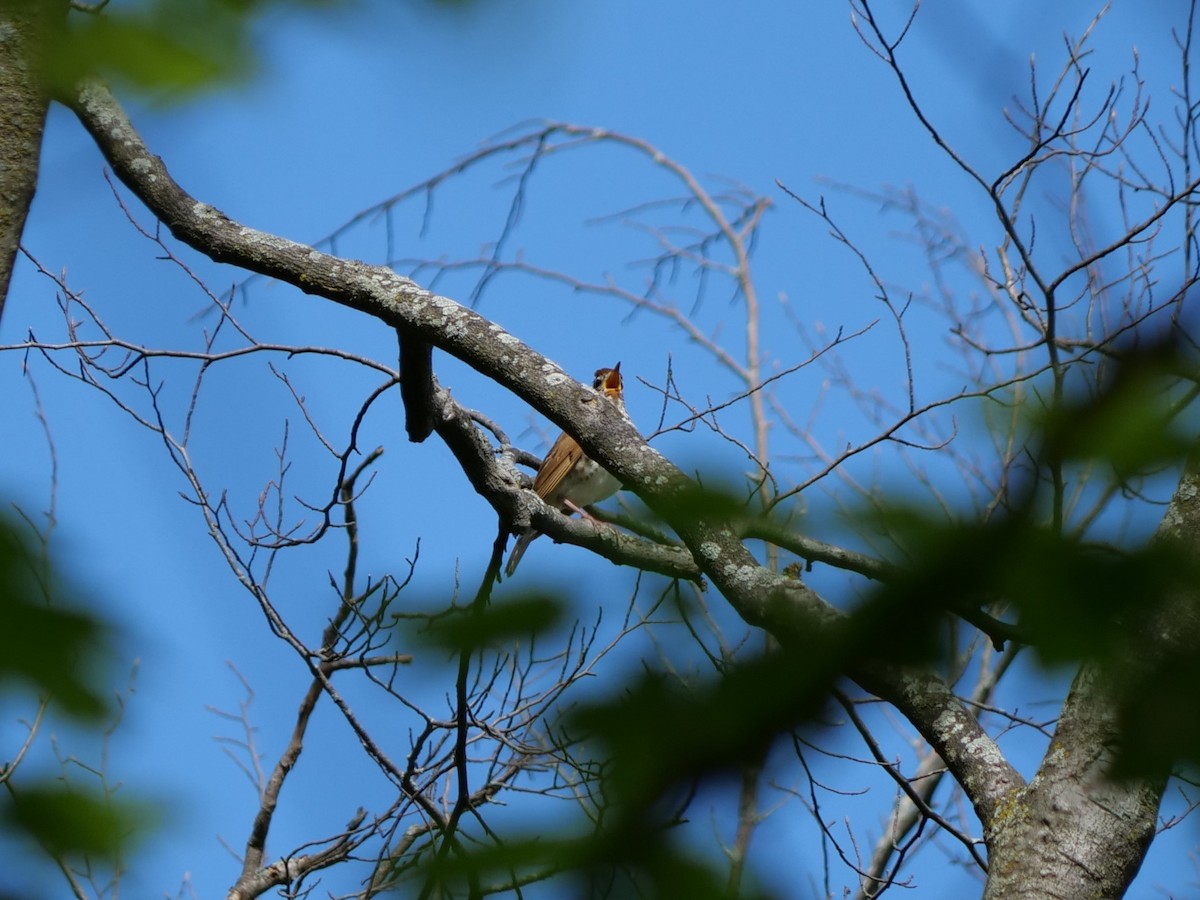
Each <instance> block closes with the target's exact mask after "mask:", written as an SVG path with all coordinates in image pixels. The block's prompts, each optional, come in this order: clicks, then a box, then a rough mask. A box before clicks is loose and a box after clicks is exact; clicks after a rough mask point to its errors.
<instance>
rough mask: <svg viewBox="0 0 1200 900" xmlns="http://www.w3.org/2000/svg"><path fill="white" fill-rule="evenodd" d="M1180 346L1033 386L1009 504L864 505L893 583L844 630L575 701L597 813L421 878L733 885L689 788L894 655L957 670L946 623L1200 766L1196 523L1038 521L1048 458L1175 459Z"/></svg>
mask: <svg viewBox="0 0 1200 900" xmlns="http://www.w3.org/2000/svg"><path fill="white" fill-rule="evenodd" d="M1186 347H1187V345H1186V343H1183V344H1177V343H1175V342H1172V341H1165V342H1161V343H1156V344H1145V345H1142V346H1133V347H1130V348H1128V349H1125V350H1121V351H1118V352H1117V353H1115V354H1114V357H1113V358H1109V359H1106V360H1105V361H1104V362H1103V363H1102V365H1103V366H1104V368H1103V370H1102V371H1101V372H1098V373H1097V372H1093V373H1092V376H1093V377H1091V380H1090V382H1089V383H1088V384H1087V385H1084V384H1083V383H1082V379H1080V383H1079V384H1071V385H1069V389H1068V390H1065V391H1064V392H1063V395H1064V400H1063V402H1062V403H1061V404H1060V405H1059V406H1058V407H1057V408H1052V409H1048V408H1047V406H1048V405H1049V404H1048V403H1046V402H1045V400H1044V398H1043V397H1039V396H1038V395H1036V394H1035V395H1032V396H1033V398H1034V399H1033V400H1032V401H1029V402H1030V403H1037V404H1038V410H1039V411H1038V413H1037V414H1036V415H1034V416H1031V417H1029V418H1030V422H1031V424H1030V426H1029V431H1028V437H1029V443H1028V449H1029V452H1028V456H1027V460H1026V462H1027V463H1028V465H1027V471H1026V473H1025V477H1023V478H1015V479H1014V480H1013V487H1012V491H1011V496H1010V497H1009V498H1008V502H1007V504H1005V505H1004V507H1003V508H1002V509H999V510H994V511H992V512H991V513H990V514H988V515H986V516H985V515H980V516H978V517H976V516H974V515H971V514H963V515H960V516H958V517H953V516H950V515H948V514H947V512H946V511H945V510H944V509H936V510H935V509H916V508H913V507H911V506H888V505H887V504H886V503H884V504H882V505H881V504H874V505H873V506H872V509H871V511H869V512H864V513H862V514H861V515H860V516H859V522H858V524H859V525H860V526H861V527H863V528H864V530H870V531H872V532H874V533H878V532H879V531H880V530H882V531H883V532H884V533H886V534H887V535H888V536H889V537H890V539H891V541H892V543H893V545H894V546H895V547H896V553H895V558H893V559H891V560H888V562H889V564H890V565H889V566H888V567H887V569H886V572H885V580H881V581H879V582H877V583H875V584H874V585H873V587H872V589H871V590H870V591H868V592H867V594H866V595H865V598H864V599H863V600H862V602H861V603H860V604H859V605H858V606H857V608H855V609H854V610H853V611H852V612H850V613H849V614H847V615H846V616H845V618H844V623H843V625H842V626H841V627H840V628H838V629H835V630H833V631H831V632H827V633H825V634H823V635H821V636H820V638H819V639H813V640H810V641H807V642H805V641H804V639H802V638H801V639H799V640H800V641H801V644H800V645H788V646H786V647H783V648H781V649H777V650H775V651H773V652H763V653H761V654H760V655H757V656H753V655H747V656H744V657H743V658H740V659H739V660H737V661H736V662H726V663H723V664H722V668H721V671H719V672H715V673H713V674H711V675H709V676H707V677H701V678H691V679H690V680H685V679H683V678H682V677H680V675H679V674H678V672H675V673H672V674H670V675H666V674H661V673H657V672H652V671H650V672H645V673H643V674H642V675H641V676H640V677H638V678H637V679H635V680H634V681H633V682H626V683H624V684H622V685H620V687H619V690H613V691H610V692H609V694H608V695H607V697H606V698H603V699H600V700H597V701H594V702H589V703H588V704H586V705H584V706H581V707H577V708H575V709H573V710H571V711H569V712H567V713H566V714H565V715H564V717H563V718H562V720H561V721H560V722H558V723H557V728H558V732H557V733H558V734H560V735H561V736H562V738H563V740H564V741H565V742H566V744H567V745H568V746H569V747H570V751H569V752H570V754H571V756H572V759H574V760H575V761H576V762H577V763H579V764H581V765H583V766H585V767H586V769H587V770H588V771H590V772H592V773H594V774H595V775H596V777H597V778H598V779H599V785H598V786H597V787H594V788H593V790H592V792H591V793H592V795H593V796H595V797H600V798H603V801H602V807H601V811H600V813H599V815H598V817H597V818H596V820H595V821H592V822H584V821H582V820H581V822H580V824H579V825H578V831H579V834H578V835H575V836H571V837H562V835H563V834H564V833H568V834H569V833H571V832H570V830H569V829H566V830H560V831H558V832H556V834H557V835H559V837H558V838H557V839H550V840H548V839H547V837H546V836H545V835H542V836H541V837H539V838H529V839H517V840H515V841H513V840H509V841H506V842H505V843H504V845H503V846H501V847H491V848H488V849H484V850H480V851H478V852H474V851H473V852H471V853H469V854H466V853H464V854H458V855H456V854H446V855H440V856H439V857H438V858H437V859H436V860H430V861H428V863H427V865H426V866H425V867H424V868H423V869H421V871H420V876H421V877H422V878H424V879H425V880H426V886H427V887H428V886H429V885H437V886H439V887H440V888H442V894H443V895H450V896H458V895H465V894H467V893H469V892H470V891H469V890H468V888H469V887H470V886H476V887H478V886H479V885H480V884H497V883H505V882H508V883H514V882H521V881H522V880H524V879H526V878H528V877H529V876H530V873H541V877H547V876H549V875H555V876H556V878H557V880H556V882H555V884H556V885H562V884H567V883H569V884H571V885H573V886H574V888H573V893H571V894H570V895H571V896H583V897H590V896H600V895H604V896H626V895H629V896H634V895H636V896H642V897H668V896H670V897H674V896H689V897H713V898H716V897H723V896H726V894H725V891H726V884H725V881H724V879H725V878H726V877H727V873H722V872H718V871H717V870H716V869H709V868H707V867H706V866H705V865H704V864H702V863H699V862H697V861H696V860H695V859H694V858H692V857H691V856H689V855H688V853H687V852H686V850H685V849H684V848H683V847H682V846H681V844H679V843H677V842H675V841H673V839H672V837H673V826H675V825H676V824H678V823H679V822H680V821H681V817H682V816H684V815H686V810H687V805H688V800H689V798H690V797H692V796H693V795H694V794H695V792H696V791H698V790H702V789H703V788H704V786H705V785H706V784H710V783H715V782H719V781H720V780H721V779H725V778H727V777H728V776H730V775H736V774H737V773H738V772H739V771H740V770H741V769H742V768H743V767H744V766H747V765H753V764H754V762H755V761H756V760H761V759H762V758H763V757H764V754H765V753H767V752H768V751H769V750H770V748H771V746H772V745H773V744H774V743H776V742H777V741H779V740H780V739H781V738H783V737H786V736H790V735H793V734H796V733H798V732H799V733H801V734H803V733H805V732H809V731H811V730H813V729H816V728H819V727H820V725H819V722H820V721H821V719H822V711H823V710H824V709H825V707H826V701H827V698H828V697H829V695H830V692H831V690H833V689H834V688H835V687H836V685H837V683H838V680H839V679H840V678H841V677H843V676H844V675H845V674H847V673H850V674H851V675H853V674H854V673H856V672H863V671H864V670H865V669H866V668H868V667H871V668H873V669H874V670H876V671H877V670H878V667H880V666H886V665H893V664H901V665H914V664H915V665H928V666H934V667H949V666H950V655H951V654H953V653H954V652H956V650H957V649H958V648H957V647H956V646H955V643H954V640H955V638H954V632H953V630H952V629H951V628H950V627H949V624H950V622H951V621H952V619H954V618H962V619H966V620H967V621H969V622H971V623H972V624H974V625H976V626H977V627H979V628H981V629H982V630H983V631H985V632H986V633H987V634H989V636H990V637H991V639H992V641H993V642H994V643H995V644H996V645H997V646H1005V645H1007V644H1008V643H1009V642H1013V641H1015V642H1017V643H1018V644H1019V645H1020V646H1022V647H1027V648H1028V650H1029V652H1032V653H1033V654H1035V655H1036V657H1037V658H1038V659H1039V660H1040V661H1041V662H1042V663H1043V664H1044V665H1047V666H1060V665H1078V664H1086V665H1091V666H1092V667H1094V670H1095V671H1096V672H1097V673H1098V674H1099V676H1100V677H1101V678H1102V679H1104V680H1105V682H1106V683H1107V684H1108V686H1109V689H1110V690H1111V691H1112V695H1113V696H1114V698H1115V702H1116V704H1117V709H1116V710H1115V712H1116V713H1117V715H1118V716H1119V721H1120V722H1121V723H1122V734H1121V739H1120V741H1119V743H1118V746H1117V747H1116V748H1115V749H1116V751H1117V753H1118V765H1119V766H1120V770H1119V771H1120V772H1122V773H1125V774H1131V775H1136V776H1140V777H1150V778H1159V777H1162V776H1163V775H1164V774H1165V773H1166V772H1167V771H1168V770H1169V769H1170V768H1171V767H1173V766H1177V765H1179V764H1180V763H1182V764H1184V765H1192V766H1200V654H1198V653H1196V652H1195V649H1194V647H1195V642H1196V641H1197V640H1200V535H1190V536H1188V539H1186V540H1164V539H1151V540H1147V541H1145V542H1143V543H1141V544H1140V545H1135V546H1117V545H1114V544H1102V543H1098V542H1096V541H1090V540H1086V539H1084V538H1083V537H1081V536H1080V535H1079V534H1077V533H1075V531H1073V530H1072V523H1071V522H1070V521H1069V517H1067V518H1068V521H1067V522H1066V523H1065V525H1064V526H1063V527H1061V528H1059V527H1056V526H1055V524H1054V523H1055V517H1054V516H1052V515H1050V514H1049V513H1048V510H1049V509H1050V506H1051V504H1053V503H1055V502H1059V501H1057V500H1055V498H1054V495H1053V491H1054V481H1055V479H1054V477H1053V476H1052V474H1051V472H1052V468H1053V467H1055V466H1057V467H1059V470H1060V471H1068V470H1069V472H1070V475H1071V477H1085V476H1086V477H1089V478H1092V479H1094V480H1096V481H1097V484H1096V485H1095V488H1096V489H1097V490H1098V491H1099V492H1100V493H1101V495H1103V494H1104V492H1105V491H1106V490H1109V489H1112V495H1113V496H1117V497H1121V496H1122V494H1121V491H1122V490H1123V489H1126V488H1128V489H1131V490H1132V489H1136V488H1135V487H1131V486H1135V485H1136V483H1137V479H1139V478H1141V477H1142V476H1153V475H1155V474H1159V473H1161V472H1163V471H1166V472H1168V473H1170V474H1171V475H1172V477H1176V476H1178V474H1179V473H1181V472H1182V471H1183V469H1184V467H1185V465H1187V463H1188V457H1189V453H1190V452H1191V451H1192V450H1193V448H1194V445H1195V434H1196V432H1197V430H1198V429H1197V427H1196V414H1195V411H1194V410H1193V407H1194V406H1195V404H1194V402H1193V401H1194V400H1195V397H1196V394H1197V390H1196V379H1195V377H1194V373H1195V371H1196V366H1195V364H1194V361H1193V360H1192V358H1191V357H1190V356H1189V355H1188V352H1186ZM1072 466H1073V467H1075V468H1074V469H1071V468H1070V467H1072ZM678 502H679V504H680V507H679V509H677V510H675V512H677V513H678V512H681V511H682V513H685V514H686V515H688V516H691V517H702V518H713V519H722V518H725V519H726V520H729V519H730V518H731V519H733V520H734V521H736V520H737V519H738V518H739V517H742V518H744V517H745V516H746V515H747V512H746V506H745V504H744V502H738V501H737V500H736V498H734V497H732V496H731V494H730V493H729V492H728V491H720V490H716V491H697V492H695V493H689V494H686V495H682V496H681V497H680V498H679V501H678ZM1077 530H1079V529H1077ZM796 571H797V572H798V571H799V569H797V570H796ZM506 602H507V601H506ZM552 608H553V603H552V601H551V600H549V599H548V598H545V597H539V598H537V600H536V603H534V604H519V605H517V606H515V607H514V609H513V611H512V614H511V621H506V620H502V618H503V617H501V618H497V620H496V624H497V627H498V628H500V629H501V631H503V632H505V633H511V632H514V631H517V630H519V629H520V628H522V627H526V626H529V627H531V628H533V629H535V630H536V629H538V628H539V627H541V626H540V625H539V620H540V621H543V622H545V623H549V622H553V621H555V620H556V616H555V615H554V614H552V613H551V612H550V610H551V609H552ZM534 610H536V613H535V612H534ZM489 615H490V616H497V617H499V616H500V612H499V611H498V610H494V611H490V612H489ZM475 626H477V627H478V629H482V631H481V630H477V628H476V627H475ZM455 628H458V626H455ZM488 628H489V624H488V622H487V621H486V620H485V619H482V618H481V619H478V620H476V621H475V622H474V623H473V626H472V628H470V629H464V630H455V629H449V628H447V629H443V630H441V632H440V635H441V638H442V645H443V646H450V645H452V644H453V642H455V641H459V642H461V643H460V644H459V646H461V647H464V648H467V649H475V648H478V647H480V646H482V645H483V644H484V643H486V641H485V637H484V635H485V634H486V632H487V629H488ZM447 641H448V642H449V643H447ZM407 874H409V875H411V874H413V873H411V872H410V873H407ZM460 889H461V890H460ZM436 893H437V892H435V894H436ZM743 895H745V894H744V893H743Z"/></svg>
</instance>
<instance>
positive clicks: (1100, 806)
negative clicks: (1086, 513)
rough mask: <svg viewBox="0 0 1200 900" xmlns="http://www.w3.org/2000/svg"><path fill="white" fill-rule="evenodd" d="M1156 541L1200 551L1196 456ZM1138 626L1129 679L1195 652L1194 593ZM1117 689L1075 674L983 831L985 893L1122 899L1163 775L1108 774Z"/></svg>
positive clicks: (1037, 899) (1094, 672)
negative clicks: (1010, 792) (1054, 724)
mask: <svg viewBox="0 0 1200 900" xmlns="http://www.w3.org/2000/svg"><path fill="white" fill-rule="evenodd" d="M1156 539H1157V540H1159V541H1166V542H1170V543H1172V544H1173V545H1174V546H1175V547H1176V548H1177V549H1180V550H1182V551H1183V552H1184V553H1185V554H1187V555H1189V556H1191V557H1192V558H1193V559H1195V558H1200V454H1197V455H1196V456H1194V457H1193V458H1192V459H1191V460H1190V461H1189V464H1188V466H1187V469H1186V471H1185V472H1184V474H1183V476H1182V478H1180V481H1179V484H1178V486H1177V487H1176V489H1175V495H1174V497H1172V499H1171V503H1170V505H1169V506H1168V507H1167V511H1166V514H1165V515H1164V516H1163V519H1162V522H1161V523H1160V524H1159V528H1158V533H1157V536H1156ZM1138 624H1140V626H1141V627H1140V628H1133V629H1131V639H1130V646H1129V648H1128V650H1127V653H1128V656H1127V659H1126V660H1125V661H1124V662H1123V664H1122V665H1121V666H1120V667H1119V668H1120V671H1121V675H1119V676H1116V677H1117V678H1129V677H1134V678H1136V677H1137V675H1138V674H1139V673H1140V672H1141V671H1144V670H1145V668H1146V667H1148V666H1152V665H1154V663H1155V661H1157V660H1161V659H1162V658H1164V657H1165V656H1166V655H1168V654H1170V653H1189V652H1194V650H1192V649H1191V648H1194V647H1195V646H1196V643H1197V641H1198V640H1200V593H1198V592H1197V591H1195V590H1190V589H1184V590H1179V591H1178V592H1177V593H1176V594H1175V595H1173V596H1171V597H1169V598H1168V600H1167V602H1166V604H1164V605H1163V607H1162V608H1161V609H1159V610H1158V611H1157V613H1156V614H1154V615H1151V616H1148V617H1147V619H1146V620H1145V621H1143V622H1141V623H1138ZM1122 688H1123V685H1122V684H1120V683H1118V682H1117V681H1114V680H1113V673H1111V672H1107V671H1104V670H1102V669H1101V668H1099V667H1097V666H1095V665H1085V666H1084V667H1083V668H1082V669H1081V670H1080V672H1079V674H1078V675H1077V676H1076V677H1075V682H1074V684H1073V685H1072V686H1071V691H1070V693H1069V694H1068V695H1067V699H1066V702H1065V703H1064V704H1063V710H1062V715H1061V718H1060V719H1059V723H1058V728H1057V729H1056V731H1055V734H1054V739H1053V741H1051V743H1050V748H1049V750H1048V751H1047V753H1046V757H1045V759H1044V760H1043V761H1042V765H1041V767H1040V769H1039V770H1038V774H1037V777H1036V778H1034V779H1033V781H1031V782H1030V783H1029V785H1028V786H1027V787H1026V788H1025V789H1024V790H1023V791H1021V792H1019V793H1018V794H1016V795H1015V796H1014V799H1013V802H1012V805H1011V808H1010V809H1008V810H1007V811H1005V812H1004V813H1002V814H1001V815H998V816H996V817H995V818H994V819H993V822H992V827H991V828H990V829H987V842H988V851H989V856H990V858H991V871H990V873H989V878H988V886H987V892H986V893H985V894H984V898H985V900H1010V898H1013V900H1016V898H1022V900H1024V898H1032V900H1041V898H1047V900H1050V898H1053V900H1063V898H1075V897H1079V898H1084V897H1121V896H1123V895H1124V893H1125V891H1126V890H1127V889H1128V888H1129V885H1130V883H1131V882H1132V881H1133V878H1134V876H1135V875H1136V874H1137V872H1138V869H1139V867H1140V866H1141V864H1142V859H1143V858H1144V857H1145V855H1146V850H1147V849H1148V848H1149V846H1150V843H1151V841H1152V840H1153V839H1154V834H1155V826H1156V821H1157V815H1158V807H1159V803H1160V802H1161V800H1162V795H1163V791H1164V789H1165V787H1166V778H1165V773H1164V777H1160V778H1145V777H1143V778H1126V779H1121V780H1116V779H1112V778H1110V777H1109V773H1110V770H1111V766H1112V762H1113V748H1114V746H1115V745H1116V743H1117V741H1118V739H1119V735H1120V733H1121V727H1120V722H1119V720H1118V716H1117V709H1118V707H1119V705H1120V701H1121V698H1122V696H1123V692H1122ZM985 824H986V823H985Z"/></svg>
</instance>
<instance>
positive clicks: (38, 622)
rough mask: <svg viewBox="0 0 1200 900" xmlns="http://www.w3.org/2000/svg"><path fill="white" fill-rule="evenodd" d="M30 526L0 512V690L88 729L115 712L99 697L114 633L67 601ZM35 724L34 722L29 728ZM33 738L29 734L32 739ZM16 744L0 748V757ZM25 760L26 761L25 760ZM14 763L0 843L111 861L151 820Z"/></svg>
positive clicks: (3, 770)
mask: <svg viewBox="0 0 1200 900" xmlns="http://www.w3.org/2000/svg"><path fill="white" fill-rule="evenodd" d="M27 531H28V528H22V525H21V524H20V523H19V522H16V521H14V520H10V519H8V518H6V517H3V516H0V622H3V623H4V637H5V652H4V653H3V654H0V692H3V693H4V694H5V695H8V696H10V697H11V696H15V697H16V698H17V700H18V702H22V701H23V700H24V698H26V697H28V705H29V708H30V710H33V709H34V708H36V707H37V706H38V705H39V704H40V703H41V702H42V701H43V700H49V702H50V707H51V710H52V711H59V712H61V713H63V714H64V715H66V716H67V717H68V718H70V719H73V720H75V721H76V722H78V723H80V724H82V725H84V726H87V727H91V728H96V729H98V728H100V727H101V726H102V719H103V718H104V717H106V716H108V715H110V714H112V712H113V704H112V702H111V701H110V700H109V699H108V698H107V697H106V695H105V694H103V693H101V691H100V690H99V689H98V685H100V684H104V683H105V681H106V679H105V678H104V677H103V676H104V674H105V671H106V669H107V666H106V663H107V662H108V661H109V658H110V656H111V648H112V644H113V637H114V636H113V633H112V631H111V629H110V628H109V627H108V626H107V625H105V624H104V623H103V622H102V621H101V620H100V619H99V618H98V617H96V616H95V615H93V614H91V613H90V612H87V611H85V610H83V609H82V608H81V607H78V606H77V607H75V608H71V607H69V606H66V605H64V603H63V602H62V601H61V599H60V598H61V596H62V595H63V594H64V593H71V594H72V595H74V596H75V597H76V599H77V598H78V595H77V594H76V593H75V592H73V591H68V590H66V589H64V587H63V585H62V583H61V581H62V579H61V578H60V577H59V575H58V573H57V572H56V571H54V570H52V569H51V567H50V564H49V562H48V561H47V560H46V559H45V558H44V556H43V554H42V553H41V552H39V549H38V548H37V547H36V546H35V545H34V544H33V543H32V542H30V541H28V540H25V539H24V537H23V535H24V534H25V533H26V532H27ZM30 727H31V728H33V726H30ZM31 737H33V738H36V733H34V734H31ZM15 750H16V748H13V747H5V748H3V752H5V753H10V752H14V751H15ZM23 764H24V763H23ZM21 774H22V771H21V770H20V769H19V768H15V763H14V762H12V761H8V762H3V763H0V784H2V785H3V787H4V788H5V790H4V791H3V793H0V798H3V799H0V838H3V839H4V840H5V841H8V840H13V841H15V840H16V839H18V838H32V839H34V840H35V841H37V842H38V843H39V844H40V845H41V846H42V847H43V848H44V849H45V850H46V851H47V852H48V853H50V854H51V855H53V856H54V857H56V858H74V857H76V856H77V855H88V856H89V857H91V858H92V859H93V861H95V860H96V859H98V858H103V859H107V860H110V861H115V860H116V859H117V858H118V857H119V854H120V852H121V851H122V849H124V848H125V847H126V846H127V844H128V838H129V837H130V836H131V835H132V834H133V833H134V832H135V830H137V829H144V827H145V826H146V825H147V823H148V822H149V821H150V818H151V816H150V811H149V807H148V806H146V805H144V804H141V803H138V802H136V801H131V800H128V799H121V800H117V799H116V798H113V797H111V796H107V795H104V794H102V793H99V792H97V791H96V790H95V789H93V788H92V787H91V786H90V785H88V786H80V785H77V784H69V783H67V782H66V781H64V780H61V779H57V778H54V779H52V778H46V777H42V776H37V777H35V778H30V779H26V778H22V777H20V776H21Z"/></svg>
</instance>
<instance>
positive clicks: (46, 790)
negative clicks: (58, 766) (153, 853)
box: [0, 780, 154, 860]
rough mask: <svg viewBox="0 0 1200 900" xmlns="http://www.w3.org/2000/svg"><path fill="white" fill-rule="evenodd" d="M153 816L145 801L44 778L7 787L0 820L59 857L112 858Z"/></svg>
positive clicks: (118, 855)
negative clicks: (105, 794) (73, 786)
mask: <svg viewBox="0 0 1200 900" xmlns="http://www.w3.org/2000/svg"><path fill="white" fill-rule="evenodd" d="M153 817H154V811H153V809H152V807H150V806H149V805H148V804H143V803H138V802H136V801H131V800H128V799H124V798H122V799H120V800H116V799H114V798H105V797H102V796H99V795H97V794H96V793H94V792H92V791H85V790H79V789H73V788H68V787H65V786H64V785H62V784H61V783H59V782H57V781H50V780H43V781H39V782H36V783H34V784H32V785H24V786H22V787H21V788H20V789H18V790H14V791H12V792H11V793H10V796H9V799H8V800H7V801H6V802H5V803H4V804H3V805H0V822H3V824H4V825H5V827H6V828H7V829H8V830H10V831H13V832H17V833H24V834H26V835H28V836H29V837H32V838H33V839H34V840H36V841H37V842H38V843H39V844H41V846H42V847H44V848H45V849H46V851H47V852H48V853H50V854H52V855H53V856H55V857H59V858H67V859H72V858H77V857H81V856H88V857H92V858H93V859H95V858H100V859H108V860H116V859H119V858H120V857H121V855H122V853H124V852H128V850H129V845H130V842H131V840H132V839H133V838H134V837H135V836H136V835H138V834H143V835H144V834H145V830H146V825H147V823H148V822H149V821H150V820H152V819H153Z"/></svg>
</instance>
